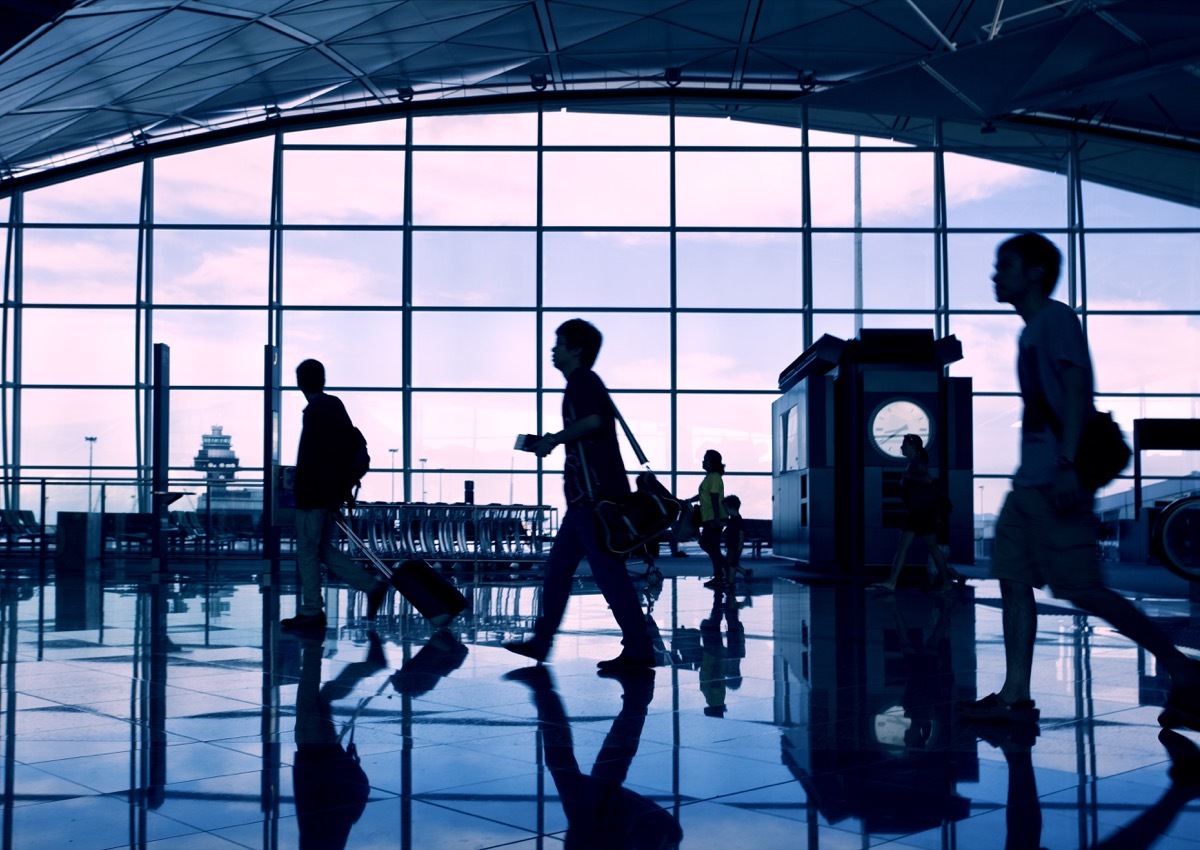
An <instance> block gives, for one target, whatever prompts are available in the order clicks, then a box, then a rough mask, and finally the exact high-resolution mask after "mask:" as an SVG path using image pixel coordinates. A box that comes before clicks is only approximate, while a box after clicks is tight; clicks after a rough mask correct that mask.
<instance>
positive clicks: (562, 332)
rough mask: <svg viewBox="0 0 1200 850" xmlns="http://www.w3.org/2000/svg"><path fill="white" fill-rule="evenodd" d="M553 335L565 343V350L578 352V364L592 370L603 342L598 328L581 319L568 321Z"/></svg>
mask: <svg viewBox="0 0 1200 850" xmlns="http://www.w3.org/2000/svg"><path fill="white" fill-rule="evenodd" d="M555 334H557V335H558V338H559V339H561V340H562V341H563V342H564V343H566V346H567V348H570V349H574V350H577V351H578V352H579V362H580V363H582V364H583V367H584V368H585V369H591V368H592V364H594V363H595V362H596V357H597V355H599V354H600V344H601V343H602V342H603V341H604V336H603V334H601V333H600V329H599V328H597V327H596V326H595V325H593V324H592V323H591V322H585V321H584V320H583V319H568V320H567V321H565V322H563V323H562V324H561V325H559V326H558V330H556V331H555Z"/></svg>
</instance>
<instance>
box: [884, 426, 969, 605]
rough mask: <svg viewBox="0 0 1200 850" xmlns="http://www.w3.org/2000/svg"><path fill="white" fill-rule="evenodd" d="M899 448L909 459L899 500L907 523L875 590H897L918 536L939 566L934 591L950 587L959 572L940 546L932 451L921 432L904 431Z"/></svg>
mask: <svg viewBox="0 0 1200 850" xmlns="http://www.w3.org/2000/svg"><path fill="white" fill-rule="evenodd" d="M900 451H901V453H903V455H904V457H905V458H907V459H908V465H907V466H906V467H905V468H904V475H903V477H902V478H901V479H900V499H901V501H903V502H904V524H903V525H902V526H901V527H900V542H899V543H898V544H897V546H896V556H895V557H894V558H893V559H892V572H891V574H890V575H889V576H888V577H887V581H883V582H880V583H878V584H873V585H871V587H872V588H874V589H876V590H889V591H891V590H895V589H896V582H898V581H899V580H900V571H901V570H903V569H904V562H905V561H906V560H907V559H908V548H909V547H910V546H911V545H912V542H913V540H914V539H915V538H917V537H920V538H921V542H922V543H924V544H925V548H926V549H927V550H928V551H929V557H930V558H932V559H933V563H934V566H935V568H936V569H937V578H936V579H934V583H933V589H934V590H948V589H950V588H951V587H953V586H954V578H955V576H956V575H957V573H955V572H954V571H953V570H951V569H950V565H949V564H948V563H946V555H945V554H944V553H943V552H942V548H941V547H940V546H938V541H937V529H938V513H939V510H940V505H939V502H940V498H939V496H938V492H937V488H936V487H935V486H934V483H933V478H932V477H931V476H930V474H929V452H927V451H925V443H924V441H922V440H921V437H920V435H918V434H905V435H904V439H903V440H901V442H900Z"/></svg>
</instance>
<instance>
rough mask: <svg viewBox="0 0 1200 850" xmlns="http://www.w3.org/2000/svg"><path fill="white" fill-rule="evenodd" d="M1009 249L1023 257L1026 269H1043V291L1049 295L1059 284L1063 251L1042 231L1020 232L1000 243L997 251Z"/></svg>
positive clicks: (1022, 265) (1022, 263)
mask: <svg viewBox="0 0 1200 850" xmlns="http://www.w3.org/2000/svg"><path fill="white" fill-rule="evenodd" d="M1001 251H1008V252H1010V253H1012V254H1015V255H1016V256H1017V257H1020V259H1021V267H1022V268H1023V269H1025V270H1027V271H1028V270H1029V269H1035V268H1040V269H1041V270H1042V277H1041V284H1042V291H1043V292H1045V293H1046V294H1047V295H1049V294H1050V293H1051V292H1053V291H1054V287H1055V286H1056V285H1057V284H1058V272H1059V269H1060V268H1061V266H1062V252H1061V251H1059V250H1058V248H1057V246H1055V244H1054V243H1053V242H1051V241H1050V240H1049V239H1047V238H1046V237H1045V236H1043V235H1042V234H1040V233H1019V234H1017V235H1016V236H1013V237H1011V238H1010V239H1006V240H1004V241H1003V242H1001V243H1000V247H999V248H997V249H996V253H1000V252H1001Z"/></svg>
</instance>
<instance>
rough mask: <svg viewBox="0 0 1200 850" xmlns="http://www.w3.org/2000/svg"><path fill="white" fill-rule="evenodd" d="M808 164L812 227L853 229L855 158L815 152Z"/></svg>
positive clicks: (842, 154) (852, 155)
mask: <svg viewBox="0 0 1200 850" xmlns="http://www.w3.org/2000/svg"><path fill="white" fill-rule="evenodd" d="M808 164H809V171H808V179H809V192H810V193H811V195H812V221H813V225H814V226H815V227H853V226H854V154H853V153H828V152H825V151H815V152H813V153H811V154H809V158H808ZM814 238H815V237H814Z"/></svg>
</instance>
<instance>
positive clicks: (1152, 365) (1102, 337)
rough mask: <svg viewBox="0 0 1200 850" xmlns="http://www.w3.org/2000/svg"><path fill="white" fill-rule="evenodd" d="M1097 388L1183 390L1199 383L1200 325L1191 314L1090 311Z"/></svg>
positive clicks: (1143, 390)
mask: <svg viewBox="0 0 1200 850" xmlns="http://www.w3.org/2000/svg"><path fill="white" fill-rule="evenodd" d="M1087 333H1088V344H1089V345H1090V346H1091V350H1092V368H1093V369H1094V370H1095V372H1096V391H1097V392H1102V393H1115V392H1122V393H1125V392H1179V391H1181V390H1184V391H1189V390H1193V389H1194V388H1195V386H1196V352H1198V351H1200V324H1197V322H1196V319H1195V317H1193V316H1137V315H1133V316H1091V317H1090V318H1089V319H1088V323H1087Z"/></svg>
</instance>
